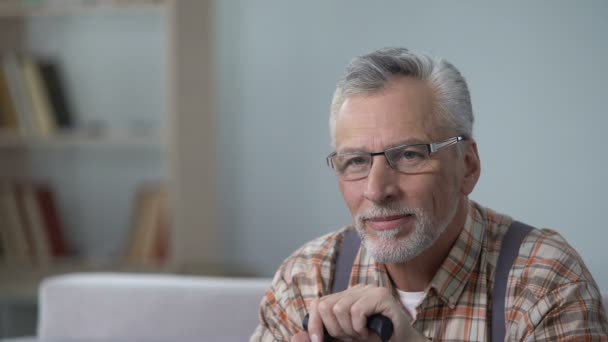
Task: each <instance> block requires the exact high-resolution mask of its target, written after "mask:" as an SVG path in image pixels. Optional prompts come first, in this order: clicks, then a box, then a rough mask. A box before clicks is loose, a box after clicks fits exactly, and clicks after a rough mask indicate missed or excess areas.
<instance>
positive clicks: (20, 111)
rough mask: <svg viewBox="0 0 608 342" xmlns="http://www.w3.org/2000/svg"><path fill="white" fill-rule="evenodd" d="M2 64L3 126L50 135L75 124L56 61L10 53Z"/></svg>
mask: <svg viewBox="0 0 608 342" xmlns="http://www.w3.org/2000/svg"><path fill="white" fill-rule="evenodd" d="M0 64H1V67H0V129H8V130H14V131H18V132H19V133H20V134H22V135H24V136H50V135H53V134H55V133H56V132H57V130H58V129H69V128H72V127H73V118H72V113H71V111H70V106H69V104H68V100H67V98H66V97H67V96H66V89H65V84H64V81H63V78H62V76H61V72H60V70H59V67H58V66H57V65H56V64H55V63H53V62H50V61H43V60H37V59H35V58H33V57H31V56H29V55H25V56H19V55H17V54H16V53H7V54H4V55H3V56H2V59H1V63H0Z"/></svg>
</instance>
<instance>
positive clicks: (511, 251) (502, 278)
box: [492, 221, 534, 342]
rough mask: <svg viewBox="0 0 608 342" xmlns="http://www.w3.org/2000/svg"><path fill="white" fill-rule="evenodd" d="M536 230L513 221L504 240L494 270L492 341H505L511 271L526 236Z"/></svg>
mask: <svg viewBox="0 0 608 342" xmlns="http://www.w3.org/2000/svg"><path fill="white" fill-rule="evenodd" d="M532 229H534V228H532V227H530V226H528V225H527V224H525V223H521V222H519V221H513V223H511V226H510V227H509V229H508V230H507V233H506V234H505V236H504V237H503V238H502V244H501V246H500V254H499V255H498V261H497V262H496V270H494V289H493V290H492V341H494V342H496V341H504V340H505V334H506V331H505V326H506V324H505V315H506V307H505V296H506V292H507V282H508V281H509V271H510V270H511V266H513V262H514V261H515V259H516V258H517V255H518V254H519V247H520V246H521V243H522V241H524V239H525V237H526V235H528V233H529V232H530V231H531V230H532Z"/></svg>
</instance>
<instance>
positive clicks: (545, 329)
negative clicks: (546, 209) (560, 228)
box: [508, 229, 608, 341]
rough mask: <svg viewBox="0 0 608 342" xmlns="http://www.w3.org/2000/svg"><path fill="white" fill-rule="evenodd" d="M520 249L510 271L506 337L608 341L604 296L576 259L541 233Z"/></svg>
mask: <svg viewBox="0 0 608 342" xmlns="http://www.w3.org/2000/svg"><path fill="white" fill-rule="evenodd" d="M530 235H531V236H530V239H529V240H528V243H524V244H523V245H522V249H520V256H521V255H522V254H521V252H522V251H523V252H524V254H525V255H527V257H526V258H523V259H521V260H520V263H517V264H516V265H515V266H514V269H516V272H514V273H513V276H514V277H515V279H514V281H513V282H512V284H513V287H512V290H511V293H512V294H513V297H512V299H511V303H512V306H511V307H510V309H509V310H508V312H509V316H510V318H511V319H510V322H511V323H512V324H511V326H510V333H509V334H508V335H509V336H511V337H514V339H517V340H522V341H570V340H577V341H608V321H607V320H606V312H605V310H604V307H603V304H602V296H601V294H600V291H599V288H598V287H597V284H596V283H595V281H594V280H593V277H592V276H591V273H590V272H589V270H588V269H587V267H586V266H585V263H584V261H583V259H582V258H581V257H580V255H579V254H578V253H577V252H576V251H575V250H574V249H573V248H572V247H571V246H570V245H569V244H568V243H567V242H566V241H565V240H564V239H563V237H561V235H559V234H558V233H557V232H555V231H552V230H549V229H543V230H537V231H535V232H534V233H531V234H530Z"/></svg>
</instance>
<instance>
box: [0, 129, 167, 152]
mask: <svg viewBox="0 0 608 342" xmlns="http://www.w3.org/2000/svg"><path fill="white" fill-rule="evenodd" d="M166 141H167V138H166V135H164V134H151V133H150V134H133V133H128V132H122V133H119V132H115V133H114V132H108V133H94V132H87V131H78V130H77V131H69V132H60V133H57V134H55V135H52V136H32V137H28V136H23V135H21V134H19V133H17V132H11V131H0V148H64V147H95V146H99V147H149V148H161V147H162V146H163V145H165V143H166Z"/></svg>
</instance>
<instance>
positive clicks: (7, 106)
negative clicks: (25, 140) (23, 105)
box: [0, 65, 19, 130]
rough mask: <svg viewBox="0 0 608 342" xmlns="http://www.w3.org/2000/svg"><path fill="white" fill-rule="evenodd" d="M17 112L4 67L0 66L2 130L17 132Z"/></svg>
mask: <svg viewBox="0 0 608 342" xmlns="http://www.w3.org/2000/svg"><path fill="white" fill-rule="evenodd" d="M18 127H19V126H18V122H17V110H16V109H15V104H14V102H13V99H12V97H11V93H10V90H9V88H8V81H7V76H6V73H5V71H4V66H3V65H0V128H4V129H9V130H17V129H18Z"/></svg>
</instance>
